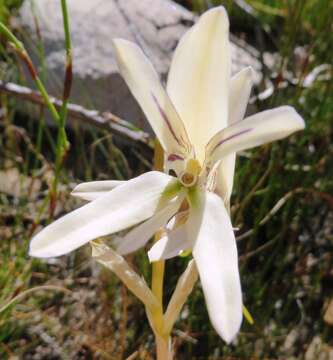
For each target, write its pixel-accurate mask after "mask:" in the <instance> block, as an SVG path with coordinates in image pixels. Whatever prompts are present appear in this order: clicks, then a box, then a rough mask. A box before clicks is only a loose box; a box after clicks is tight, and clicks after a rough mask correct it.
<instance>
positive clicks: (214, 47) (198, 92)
mask: <svg viewBox="0 0 333 360" xmlns="http://www.w3.org/2000/svg"><path fill="white" fill-rule="evenodd" d="M229 81H230V45H229V20H228V16H227V13H226V11H225V9H224V8H223V7H222V6H220V7H216V8H214V9H211V10H209V11H207V12H206V13H204V14H203V15H202V16H201V17H200V19H199V21H198V22H197V24H196V25H194V26H193V27H192V28H191V29H190V30H189V31H188V32H187V33H186V34H185V35H184V37H183V38H182V39H181V41H180V42H179V44H178V46H177V48H176V51H175V54H174V57H173V60H172V63H171V68H170V72H169V78H168V85H167V91H168V94H169V96H170V97H171V100H172V102H173V104H174V105H175V107H176V109H177V111H178V113H179V115H180V117H181V118H182V119H183V121H184V123H185V127H186V130H187V132H188V134H189V137H190V140H191V142H192V144H193V145H194V147H195V152H196V155H197V157H198V159H199V161H200V162H201V161H203V160H204V155H205V145H206V144H207V142H208V141H209V139H210V138H211V137H212V136H213V135H214V134H215V133H217V132H218V131H219V130H221V129H223V128H224V127H225V126H227V121H228V88H229Z"/></svg>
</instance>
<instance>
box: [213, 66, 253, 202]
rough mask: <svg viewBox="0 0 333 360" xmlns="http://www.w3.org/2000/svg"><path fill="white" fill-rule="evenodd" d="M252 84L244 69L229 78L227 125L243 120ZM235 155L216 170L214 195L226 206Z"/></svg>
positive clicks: (249, 72)
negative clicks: (220, 197)
mask: <svg viewBox="0 0 333 360" xmlns="http://www.w3.org/2000/svg"><path fill="white" fill-rule="evenodd" d="M252 84H253V70H252V68H251V67H248V68H245V69H243V70H241V71H240V72H238V73H237V74H236V75H234V76H233V77H232V78H231V81H230V95H229V117H228V125H231V124H234V123H236V122H238V121H241V120H243V118H244V115H245V111H246V107H247V104H248V102H249V98H250V94H251V89H252ZM235 162H236V153H232V154H229V155H227V156H225V157H224V158H223V159H222V160H221V163H220V165H219V167H218V169H217V179H216V193H218V194H219V195H220V196H222V198H223V199H224V201H225V203H226V204H227V205H228V204H229V202H230V196H231V193H232V187H233V182H234V172H235Z"/></svg>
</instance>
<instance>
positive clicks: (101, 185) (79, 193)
mask: <svg viewBox="0 0 333 360" xmlns="http://www.w3.org/2000/svg"><path fill="white" fill-rule="evenodd" d="M125 183H126V181H122V180H104V181H89V182H85V183H81V184H79V185H77V186H75V188H74V189H73V191H72V192H71V195H72V196H75V197H78V198H80V199H83V200H88V201H92V200H96V199H97V198H99V197H101V196H104V195H106V194H108V193H109V192H110V191H111V190H113V189H114V188H116V187H117V186H119V185H123V184H125Z"/></svg>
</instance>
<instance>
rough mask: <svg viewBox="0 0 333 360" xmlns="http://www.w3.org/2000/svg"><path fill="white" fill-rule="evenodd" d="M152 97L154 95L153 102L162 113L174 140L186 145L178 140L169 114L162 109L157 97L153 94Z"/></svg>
mask: <svg viewBox="0 0 333 360" xmlns="http://www.w3.org/2000/svg"><path fill="white" fill-rule="evenodd" d="M151 95H152V97H153V100H154V102H155V104H156V106H157V108H158V111H159V112H160V114H161V116H162V118H163V120H164V121H165V122H166V124H167V127H168V129H169V130H170V132H171V134H172V136H173V137H174V139H175V140H176V142H177V143H178V145H180V146H184V144H182V143H181V141H180V140H179V139H178V137H177V135H176V133H175V130H174V129H173V127H172V125H171V123H170V120H169V118H168V116H167V114H166V113H165V111H164V110H163V109H162V107H161V105H160V104H159V102H158V100H157V99H156V96H155V95H154V94H153V93H152V94H151Z"/></svg>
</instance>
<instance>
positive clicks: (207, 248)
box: [186, 191, 242, 343]
mask: <svg viewBox="0 0 333 360" xmlns="http://www.w3.org/2000/svg"><path fill="white" fill-rule="evenodd" d="M190 201H191V212H190V216H189V219H188V221H187V223H186V224H187V228H188V231H189V236H190V237H191V238H192V239H193V241H194V247H193V251H192V253H193V257H194V259H195V262H196V264H197V267H198V271H199V276H200V281H201V284H202V288H203V291H204V295H205V299H206V304H207V309H208V314H209V317H210V320H211V322H212V325H213V326H214V328H215V330H216V331H217V333H218V334H219V335H220V336H221V337H222V338H223V339H224V340H225V341H226V342H228V343H229V342H231V341H232V340H233V339H234V337H235V336H236V334H237V333H238V331H239V328H240V325H241V322H242V292H241V285H240V279H239V270H238V256H237V247H236V240H235V236H234V233H233V229H232V225H231V222H230V218H229V215H228V213H227V210H226V208H225V206H224V203H223V201H222V199H221V198H220V197H219V196H217V195H216V194H214V193H210V192H199V191H198V192H197V194H195V196H192V199H191V200H190Z"/></svg>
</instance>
